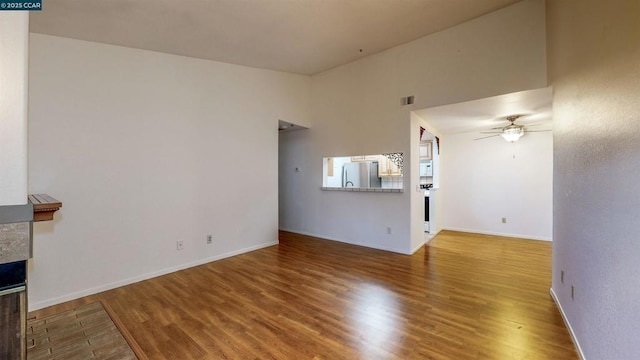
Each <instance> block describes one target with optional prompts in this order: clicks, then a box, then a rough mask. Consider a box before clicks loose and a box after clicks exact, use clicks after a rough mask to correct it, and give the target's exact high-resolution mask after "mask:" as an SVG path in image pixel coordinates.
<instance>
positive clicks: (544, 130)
mask: <svg viewBox="0 0 640 360" xmlns="http://www.w3.org/2000/svg"><path fill="white" fill-rule="evenodd" d="M546 131H552V130H551V129H548V130H526V131H525V132H528V133H530V132H546Z"/></svg>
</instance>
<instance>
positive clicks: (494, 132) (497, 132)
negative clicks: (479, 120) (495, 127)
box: [480, 131, 502, 134]
mask: <svg viewBox="0 0 640 360" xmlns="http://www.w3.org/2000/svg"><path fill="white" fill-rule="evenodd" d="M480 134H502V131H480Z"/></svg>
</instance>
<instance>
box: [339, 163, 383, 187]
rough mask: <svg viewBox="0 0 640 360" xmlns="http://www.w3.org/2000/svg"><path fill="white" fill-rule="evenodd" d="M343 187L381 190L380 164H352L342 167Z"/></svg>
mask: <svg viewBox="0 0 640 360" xmlns="http://www.w3.org/2000/svg"><path fill="white" fill-rule="evenodd" d="M342 187H344V188H350V187H354V188H376V187H377V188H379V187H382V182H381V181H380V178H379V177H378V162H377V161H373V162H352V163H346V164H344V165H343V166H342Z"/></svg>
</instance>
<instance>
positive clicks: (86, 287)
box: [29, 34, 310, 310]
mask: <svg viewBox="0 0 640 360" xmlns="http://www.w3.org/2000/svg"><path fill="white" fill-rule="evenodd" d="M30 61H31V62H30V75H31V76H30V94H29V110H30V124H29V168H30V177H29V180H30V191H31V192H43V193H48V194H50V195H52V196H53V197H55V198H57V199H59V200H61V201H62V202H63V207H62V209H61V210H60V211H59V212H58V213H57V214H56V215H55V219H56V220H55V221H54V222H49V223H39V224H36V225H35V239H34V258H33V261H32V267H31V268H30V270H29V297H30V310H33V309H37V308H40V307H43V306H46V305H50V304H54V303H58V302H61V301H65V300H69V299H72V298H76V297H79V296H82V295H86V294H90V293H94V292H97V291H101V290H104V289H108V288H112V287H115V286H119V285H122V284H126V283H130V282H133V281H136V280H140V279H144V278H148V277H150V276H154V275H158V274H162V273H165V272H169V271H172V270H175V269H179V268H184V267H188V266H191V265H194V264H199V263H204V262H208V261H210V260H212V259H217V258H220V257H224V256H228V255H230V254H235V253H238V252H244V251H248V250H251V249H255V248H259V247H263V246H267V245H270V244H274V243H276V242H277V229H278V225H277V222H278V219H277V213H276V211H275V209H276V208H277V206H278V203H277V201H278V200H277V199H278V193H277V182H278V178H277V167H278V162H277V156H278V147H277V140H278V133H277V125H278V119H287V120H288V121H292V122H295V123H303V124H306V123H308V121H309V119H308V110H309V108H308V106H309V91H310V78H309V77H306V76H299V75H291V74H285V73H279V72H274V71H266V70H259V69H254V68H247V67H242V66H235V65H229V64H223V63H216V62H211V61H204V60H197V59H192V58H186V57H180V56H174V55H167V54H161V53H155V52H150V51H142V50H136V49H130V48H123V47H116V46H110V45H104V44H97V43H91V42H84V41H78V40H71V39H65V38H59V37H52V36H46V35H39V34H32V35H31V56H30ZM207 234H212V235H213V241H214V244H213V245H206V244H205V242H206V241H205V240H206V235H207ZM177 240H183V241H184V250H182V251H176V241H177Z"/></svg>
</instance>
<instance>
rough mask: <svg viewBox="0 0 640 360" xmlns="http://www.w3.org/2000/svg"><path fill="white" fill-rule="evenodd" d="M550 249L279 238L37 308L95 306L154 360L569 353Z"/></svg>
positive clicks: (454, 237) (482, 240)
mask: <svg viewBox="0 0 640 360" xmlns="http://www.w3.org/2000/svg"><path fill="white" fill-rule="evenodd" d="M550 282H551V244H550V243H548V242H544V241H532V240H522V239H512V238H503V237H495V236H486V235H478V234H468V233H459V232H450V231H443V232H441V233H440V234H439V235H438V236H436V237H435V238H434V239H433V240H432V241H431V242H430V243H429V244H428V245H426V246H425V247H424V248H422V249H420V250H419V251H418V252H416V254H414V255H412V256H406V255H401V254H394V253H389V252H384V251H379V250H374V249H368V248H363V247H358V246H352V245H347V244H343V243H338V242H333V241H327V240H320V239H316V238H312V237H309V236H303V235H299V234H293V233H287V232H281V233H280V244H279V245H277V246H272V247H268V248H265V249H261V250H257V251H254V252H251V253H247V254H242V255H238V256H235V257H232V258H228V259H223V260H219V261H216V262H213V263H209V264H206V265H202V266H198V267H195V268H191V269H187V270H183V271H179V272H176V273H172V274H168V275H165V276H161V277H158V278H154V279H151V280H147V281H143V282H139V283H136V284H132V285H128V286H125V287H122V288H118V289H114V290H111V291H107V292H104V293H101V294H97V295H93V296H89V297H86V298H83V299H79V300H75V301H72V302H69V303H65V304H60V305H56V306H54V307H51V308H47V309H42V310H39V311H37V312H36V313H35V314H33V315H38V316H43V315H46V314H47V313H51V312H57V311H61V310H64V309H65V308H73V307H75V306H78V304H82V303H89V302H92V301H96V300H102V301H105V302H107V303H108V304H109V305H110V308H111V309H112V311H113V312H114V313H115V314H116V315H117V316H118V318H119V319H120V323H121V324H122V326H125V327H126V328H127V330H128V331H129V333H130V334H131V336H132V337H133V338H134V339H135V340H136V341H137V343H138V344H139V345H140V349H141V350H142V351H144V352H145V354H146V355H147V357H148V358H149V359H248V358H251V359H577V358H578V355H577V353H576V351H575V348H574V346H573V343H572V342H571V339H570V337H569V334H568V332H567V330H566V328H565V325H564V323H563V321H562V318H561V316H560V314H559V312H558V310H557V309H556V307H555V304H554V303H553V301H552V300H551V298H550V296H549V287H550Z"/></svg>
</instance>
